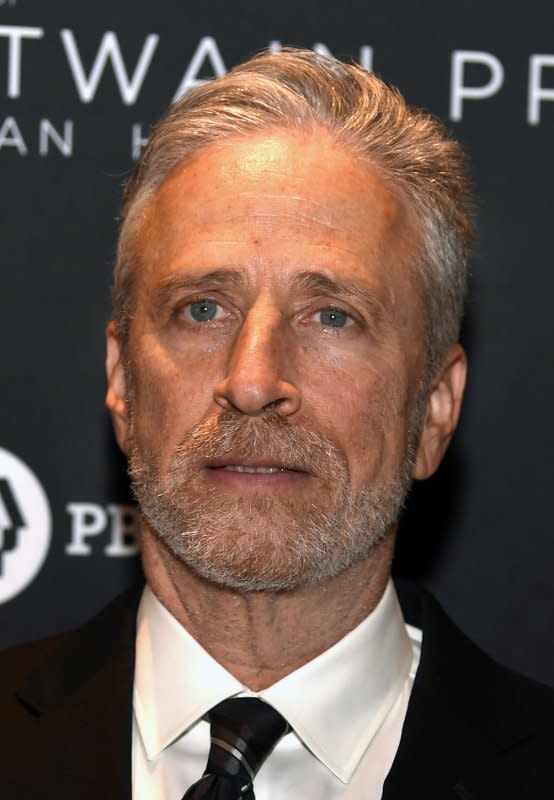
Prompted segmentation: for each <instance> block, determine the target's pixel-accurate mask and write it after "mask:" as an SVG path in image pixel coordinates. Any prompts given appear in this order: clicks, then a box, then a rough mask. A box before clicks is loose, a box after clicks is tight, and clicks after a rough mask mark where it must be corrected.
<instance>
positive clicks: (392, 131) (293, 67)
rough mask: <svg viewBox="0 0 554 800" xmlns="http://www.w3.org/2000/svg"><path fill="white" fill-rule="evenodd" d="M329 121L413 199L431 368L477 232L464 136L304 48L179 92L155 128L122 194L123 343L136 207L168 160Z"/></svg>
mask: <svg viewBox="0 0 554 800" xmlns="http://www.w3.org/2000/svg"><path fill="white" fill-rule="evenodd" d="M317 128H320V129H324V130H326V131H327V132H329V133H330V134H331V135H332V136H334V137H335V139H336V141H337V142H339V143H342V144H343V145H344V146H345V147H346V148H347V149H348V150H349V151H350V152H352V153H353V154H354V155H356V156H358V157H360V158H361V159H363V160H364V161H365V162H366V163H368V164H370V165H371V166H372V167H373V168H375V169H376V170H377V171H378V172H379V174H380V175H381V177H382V178H383V179H384V180H385V181H386V183H387V185H388V186H389V188H391V189H392V190H393V191H395V192H397V193H398V194H399V196H400V197H401V198H402V199H404V200H405V201H407V203H408V204H409V205H410V207H411V208H412V209H413V210H414V212H415V216H416V219H417V220H418V224H419V234H420V247H419V250H418V252H417V253H416V254H415V256H416V259H417V261H416V267H417V268H418V271H419V274H420V275H421V292H422V298H423V303H424V307H425V314H426V320H425V321H426V347H427V374H428V375H430V374H431V373H432V372H434V370H435V369H436V367H437V366H438V364H439V363H440V361H441V360H442V359H443V358H444V356H445V355H446V352H447V351H448V349H449V347H451V346H452V345H453V344H454V343H455V342H457V340H458V337H459V334H460V325H461V319H462V315H463V306H464V300H465V295H466V291H467V272H468V258H469V254H470V250H471V246H472V243H473V238H474V227H473V221H472V213H471V198H470V190H471V186H470V179H469V174H468V169H467V164H466V158H465V155H464V152H463V150H462V148H461V146H460V145H459V144H458V143H457V142H456V141H455V140H454V139H453V138H452V137H451V136H450V134H449V133H448V131H447V130H446V128H445V126H444V125H443V124H442V123H441V122H440V121H439V120H437V119H435V118H434V117H432V116H431V115H430V114H428V113H426V112H425V111H422V110H421V109H417V108H414V107H411V106H409V105H408V104H407V103H406V101H405V100H404V98H403V97H402V96H401V94H400V93H399V92H398V90H396V89H394V88H392V87H390V86H388V85H387V84H385V83H384V82H383V81H382V80H381V79H379V78H378V77H377V76H376V75H374V74H372V73H369V72H367V71H366V70H364V69H362V68H361V67H359V66H356V65H350V64H344V63H342V62H340V61H337V60H336V59H334V58H330V57H326V56H322V55H319V54H315V53H313V52H311V51H306V50H297V49H292V48H291V49H287V50H284V51H282V52H280V53H274V54H272V53H262V54H260V55H258V56H255V57H254V58H252V59H250V60H249V61H246V62H245V63H243V64H241V65H239V66H238V67H235V68H234V69H233V70H231V71H230V72H229V73H228V74H227V75H225V76H223V77H221V78H218V79H216V80H213V81H211V82H209V83H207V84H204V85H202V86H200V87H198V88H196V89H193V90H192V91H191V92H189V93H188V94H186V95H185V96H184V97H182V98H181V99H180V100H178V101H177V102H176V103H175V104H174V105H173V106H171V107H170V108H169V110H168V111H167V112H166V114H165V115H164V116H163V117H162V119H161V120H160V122H159V123H158V124H157V126H156V127H155V128H154V130H153V131H152V134H151V136H150V139H149V142H148V145H147V147H146V149H145V151H144V153H143V155H142V158H141V160H140V162H139V164H138V165H137V167H136V169H135V171H134V173H133V175H132V176H131V178H130V179H129V181H128V183H127V185H126V187H125V191H124V197H123V206H122V214H121V232H120V237H119V244H118V250H117V257H116V264H115V269H114V286H113V307H114V319H115V320H116V323H117V326H118V331H119V335H120V336H121V337H122V339H123V341H124V342H125V340H126V338H127V334H128V325H129V319H130V315H131V307H132V293H133V280H134V274H135V271H136V269H137V268H138V265H139V263H140V253H136V252H135V248H134V244H135V239H136V230H137V226H138V224H139V223H140V218H141V211H142V210H143V209H144V207H145V205H146V204H147V203H148V201H149V200H150V198H151V197H152V196H153V194H154V193H155V192H156V190H157V189H158V188H159V187H160V186H161V184H162V183H163V182H164V181H165V179H166V178H167V177H168V175H169V174H170V173H171V171H172V170H173V169H174V168H175V167H177V166H178V165H180V164H182V162H183V161H184V160H185V159H186V158H188V157H189V156H191V155H192V154H194V153H196V152H198V151H199V150H201V149H202V148H205V147H207V146H208V145H210V144H211V143H213V142H215V141H218V140H222V139H228V138H231V137H239V136H242V137H244V136H248V135H249V134H256V133H259V132H262V131H264V130H270V129H286V130H289V131H291V130H292V131H294V130H306V129H308V130H311V129H317Z"/></svg>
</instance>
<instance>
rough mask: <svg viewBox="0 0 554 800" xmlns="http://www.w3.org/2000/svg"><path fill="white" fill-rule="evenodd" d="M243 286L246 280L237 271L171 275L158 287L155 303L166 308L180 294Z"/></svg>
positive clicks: (225, 270)
mask: <svg viewBox="0 0 554 800" xmlns="http://www.w3.org/2000/svg"><path fill="white" fill-rule="evenodd" d="M242 284H244V278H243V276H242V275H241V273H240V271H239V270H237V269H214V270H209V271H208V272H201V273H199V274H190V273H184V274H180V275H170V276H169V277H167V278H165V279H164V280H163V281H161V282H160V284H159V285H158V286H157V287H156V289H155V291H154V302H155V304H156V305H157V306H164V305H165V304H166V303H168V302H170V301H171V299H172V297H174V295H175V294H178V293H179V292H183V291H191V290H192V291H195V290H201V289H207V288H208V287H209V288H210V289H225V288H229V287H232V288H236V287H237V286H240V285H242Z"/></svg>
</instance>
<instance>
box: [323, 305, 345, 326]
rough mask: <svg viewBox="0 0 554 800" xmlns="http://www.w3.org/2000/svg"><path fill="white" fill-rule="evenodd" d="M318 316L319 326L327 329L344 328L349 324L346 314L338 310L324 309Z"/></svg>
mask: <svg viewBox="0 0 554 800" xmlns="http://www.w3.org/2000/svg"><path fill="white" fill-rule="evenodd" d="M318 314H319V318H320V322H321V324H322V325H325V327H327V328H344V327H345V326H346V325H348V322H349V316H348V314H346V313H345V312H344V311H341V310H340V308H324V309H323V310H322V311H319V312H318Z"/></svg>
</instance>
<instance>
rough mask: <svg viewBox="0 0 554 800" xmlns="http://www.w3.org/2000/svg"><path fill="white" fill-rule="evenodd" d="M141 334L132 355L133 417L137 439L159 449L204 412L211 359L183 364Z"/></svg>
mask: <svg viewBox="0 0 554 800" xmlns="http://www.w3.org/2000/svg"><path fill="white" fill-rule="evenodd" d="M147 339H148V337H144V340H143V341H142V342H141V346H140V348H137V350H136V355H135V357H134V364H135V369H134V376H135V377H134V395H135V396H134V420H135V431H136V435H137V438H139V440H142V441H143V442H145V443H146V442H148V445H149V449H151V450H154V451H156V450H159V449H160V445H162V444H164V445H167V443H168V442H170V443H175V444H177V443H178V442H180V441H181V439H182V437H183V435H184V434H185V433H186V432H187V430H188V429H189V428H190V427H191V426H192V425H194V424H196V423H197V422H199V421H200V419H201V418H202V417H203V416H204V415H205V414H206V412H207V410H208V409H209V407H210V403H211V401H212V400H213V380H212V377H211V375H210V374H209V372H210V366H211V363H210V360H209V359H208V360H204V361H203V362H201V361H200V360H199V361H198V363H196V362H194V361H193V360H191V359H187V363H186V364H183V363H181V362H180V360H179V359H177V358H172V357H170V356H169V355H168V353H167V351H165V350H164V348H163V347H162V346H161V345H160V344H159V343H158V342H149V341H148V340H147Z"/></svg>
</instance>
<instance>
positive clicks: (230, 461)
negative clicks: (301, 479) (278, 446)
mask: <svg viewBox="0 0 554 800" xmlns="http://www.w3.org/2000/svg"><path fill="white" fill-rule="evenodd" d="M205 466H206V468H207V469H210V470H214V471H216V470H221V471H226V468H227V467H244V468H246V469H248V468H249V467H250V468H251V469H256V468H260V467H268V468H269V469H276V470H279V472H297V473H302V474H304V475H308V474H309V473H308V472H307V471H306V470H305V469H303V468H302V467H301V466H300V465H298V464H291V463H288V462H286V461H284V460H279V459H275V458H271V457H267V458H264V457H263V456H259V457H256V458H241V457H240V456H233V454H228V455H225V456H224V457H223V458H217V459H214V460H213V461H208V462H207V463H206V465H205ZM239 474H240V473H239ZM243 474H246V473H243ZM250 474H256V473H250ZM258 474H261V473H258Z"/></svg>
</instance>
